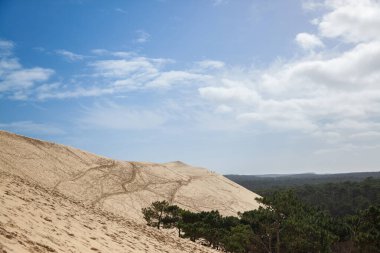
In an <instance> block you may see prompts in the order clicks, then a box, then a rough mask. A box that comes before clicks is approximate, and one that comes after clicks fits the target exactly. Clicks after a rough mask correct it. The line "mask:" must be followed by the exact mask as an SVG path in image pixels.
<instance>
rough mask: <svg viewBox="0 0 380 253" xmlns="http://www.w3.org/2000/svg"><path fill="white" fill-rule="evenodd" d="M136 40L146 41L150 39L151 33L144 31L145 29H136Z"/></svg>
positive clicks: (138, 41)
mask: <svg viewBox="0 0 380 253" xmlns="http://www.w3.org/2000/svg"><path fill="white" fill-rule="evenodd" d="M136 36H137V38H136V42H137V43H145V42H147V41H148V40H149V39H150V34H149V33H147V32H145V31H143V30H138V31H136Z"/></svg>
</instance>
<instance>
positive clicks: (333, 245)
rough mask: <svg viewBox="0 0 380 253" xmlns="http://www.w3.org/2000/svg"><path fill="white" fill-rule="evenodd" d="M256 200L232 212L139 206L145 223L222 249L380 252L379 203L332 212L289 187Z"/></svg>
mask: <svg viewBox="0 0 380 253" xmlns="http://www.w3.org/2000/svg"><path fill="white" fill-rule="evenodd" d="M258 201H259V202H260V203H261V204H262V206H261V207H260V208H258V209H256V210H252V211H247V212H244V213H239V214H238V217H232V216H227V217H225V216H222V215H220V213H219V212H218V211H210V212H199V213H195V212H190V211H188V210H183V209H181V208H179V207H178V206H176V205H170V204H169V203H168V202H166V201H158V202H154V203H152V205H151V206H149V207H147V208H143V209H142V212H143V215H144V218H145V220H146V221H147V224H148V225H149V226H153V227H156V228H158V229H161V228H176V229H177V231H178V235H179V236H180V237H182V238H189V239H190V240H192V241H197V242H200V243H203V244H205V245H207V246H210V247H213V248H215V249H219V250H223V251H226V252H236V253H243V252H258V253H261V252H263V253H274V252H276V253H279V252H282V253H287V252H289V253H290V252H291V253H297V252H299V253H304V252H351V253H356V252H361V253H375V252H380V206H371V207H369V208H368V209H366V210H363V211H360V212H358V213H357V214H355V215H350V216H345V217H339V218H338V217H332V216H331V215H329V214H328V213H327V212H324V211H321V210H320V209H317V208H314V207H311V206H310V205H307V204H304V203H303V202H302V201H300V200H299V199H298V198H297V197H296V195H295V194H294V193H293V192H292V191H282V192H275V193H273V194H272V195H270V196H265V197H263V198H261V199H258Z"/></svg>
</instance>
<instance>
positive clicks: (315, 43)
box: [295, 33, 324, 50]
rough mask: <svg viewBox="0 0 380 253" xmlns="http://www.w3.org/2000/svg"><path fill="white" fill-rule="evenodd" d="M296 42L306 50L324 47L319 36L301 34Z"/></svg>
mask: <svg viewBox="0 0 380 253" xmlns="http://www.w3.org/2000/svg"><path fill="white" fill-rule="evenodd" d="M295 40H296V42H297V44H298V45H299V46H300V47H302V48H303V49H306V50H312V49H314V48H318V47H324V44H323V42H322V41H321V40H320V39H319V38H318V37H317V36H315V35H314V34H310V33H299V34H297V36H296V39H295Z"/></svg>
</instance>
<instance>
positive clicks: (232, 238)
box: [222, 225, 253, 253]
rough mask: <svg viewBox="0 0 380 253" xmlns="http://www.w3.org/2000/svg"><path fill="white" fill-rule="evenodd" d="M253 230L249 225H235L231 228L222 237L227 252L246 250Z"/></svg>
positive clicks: (240, 252)
mask: <svg viewBox="0 0 380 253" xmlns="http://www.w3.org/2000/svg"><path fill="white" fill-rule="evenodd" d="M252 238H253V232H252V229H251V227H250V226H249V225H237V226H234V227H232V228H231V231H228V232H227V233H226V234H225V236H224V237H223V239H222V244H223V246H224V249H225V250H226V251H227V252H236V253H243V252H247V250H248V248H249V246H250V245H251V243H252Z"/></svg>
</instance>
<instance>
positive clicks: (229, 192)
mask: <svg viewBox="0 0 380 253" xmlns="http://www.w3.org/2000/svg"><path fill="white" fill-rule="evenodd" d="M0 179H1V181H0V193H1V197H0V201H1V206H0V253H2V252H97V251H98V252H125V251H126V249H128V250H129V252H191V251H194V252H213V251H212V250H211V249H208V248H204V247H202V246H200V245H197V244H193V243H190V242H189V241H187V240H182V239H180V238H177V237H176V236H175V235H171V234H170V233H169V232H167V231H165V232H162V231H156V230H154V229H153V228H147V227H146V226H145V225H144V223H145V222H144V220H143V218H142V213H141V208H143V207H146V206H148V205H150V204H151V203H152V202H153V201H156V200H167V201H168V202H170V203H171V204H176V205H178V206H180V207H182V208H184V209H188V210H191V211H210V210H219V211H220V213H221V214H223V215H237V212H238V211H246V210H252V209H256V208H257V207H258V206H259V204H258V203H257V202H256V200H255V198H256V197H258V195H257V194H254V193H252V192H250V191H249V190H247V189H245V188H243V187H241V186H239V185H237V184H236V183H234V182H232V181H230V180H228V179H226V178H225V177H223V176H221V175H218V174H216V173H213V172H210V171H208V170H206V169H204V168H198V167H192V166H190V165H187V164H185V163H183V162H180V161H176V162H169V163H163V164H158V163H150V162H128V161H118V160H113V159H109V158H106V157H102V156H98V155H95V154H91V153H89V152H86V151H82V150H79V149H76V148H72V147H68V146H64V145H60V144H55V143H51V142H45V141H41V140H37V139H32V138H28V137H24V136H20V135H16V134H12V133H9V132H5V131H0ZM115 217H118V218H115ZM87 226H90V227H93V228H94V229H89V228H88V227H87ZM104 226H105V227H107V229H109V230H112V234H113V236H108V235H107V234H110V233H109V232H107V231H108V230H107V229H105V228H104ZM95 228H96V229H95ZM70 231H71V232H70ZM73 231H74V232H73ZM75 231H76V232H75ZM121 231H124V232H121ZM70 234H75V235H78V238H76V237H74V236H72V235H70ZM160 236H161V237H160ZM108 237H111V238H108ZM92 238H96V239H92ZM115 238H116V239H115ZM128 238H129V239H128ZM110 239H111V241H113V242H111V241H109V240H110ZM124 240H127V241H128V240H129V241H130V244H128V243H121V242H122V241H124ZM115 241H116V242H115ZM168 242H169V243H168ZM39 244H41V245H39ZM43 245H45V246H46V247H45V246H43ZM127 252H128V251H127Z"/></svg>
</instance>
